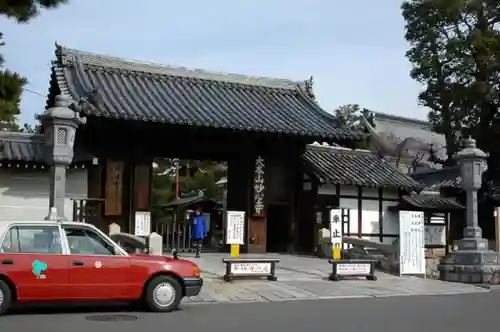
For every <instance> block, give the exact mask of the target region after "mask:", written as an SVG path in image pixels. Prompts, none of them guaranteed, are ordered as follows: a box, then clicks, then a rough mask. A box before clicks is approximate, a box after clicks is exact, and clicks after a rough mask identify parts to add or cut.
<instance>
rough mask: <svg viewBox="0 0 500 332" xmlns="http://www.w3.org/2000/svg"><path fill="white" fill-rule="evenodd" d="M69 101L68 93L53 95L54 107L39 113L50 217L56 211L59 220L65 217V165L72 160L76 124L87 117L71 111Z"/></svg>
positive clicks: (82, 122) (70, 100)
mask: <svg viewBox="0 0 500 332" xmlns="http://www.w3.org/2000/svg"><path fill="white" fill-rule="evenodd" d="M71 105H72V99H71V98H70V97H67V96H61V95H59V96H56V98H55V104H54V107H52V108H49V109H48V110H46V111H45V112H44V113H43V114H41V115H39V116H38V120H40V122H41V123H42V126H43V134H44V135H45V158H46V160H47V163H48V164H49V165H50V167H51V168H50V193H49V217H50V218H54V216H53V214H54V212H56V213H57V218H58V219H60V220H66V217H65V214H64V200H65V197H66V168H67V167H68V166H69V165H70V164H71V162H72V161H73V155H74V153H73V146H74V143H75V134H76V128H78V126H80V125H81V124H84V123H85V120H86V119H85V118H82V117H80V115H79V114H78V113H77V112H75V111H73V110H72V109H71V108H70V107H71ZM54 208H55V211H54ZM49 217H48V218H49Z"/></svg>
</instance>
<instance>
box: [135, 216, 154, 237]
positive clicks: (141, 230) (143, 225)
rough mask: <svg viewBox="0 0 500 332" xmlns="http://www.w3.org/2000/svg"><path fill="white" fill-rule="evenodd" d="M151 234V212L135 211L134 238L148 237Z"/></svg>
mask: <svg viewBox="0 0 500 332" xmlns="http://www.w3.org/2000/svg"><path fill="white" fill-rule="evenodd" d="M150 233H151V212H149V211H137V212H136V213H135V232H134V234H135V235H136V236H148V235H149V234H150Z"/></svg>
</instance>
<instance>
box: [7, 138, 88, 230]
mask: <svg viewBox="0 0 500 332" xmlns="http://www.w3.org/2000/svg"><path fill="white" fill-rule="evenodd" d="M49 170H50V167H49V166H48V165H47V164H46V162H45V159H44V155H43V135H40V134H29V133H12V132H0V221H10V220H41V219H43V218H45V217H46V216H47V214H48V212H49V188H50V181H49V180H50V179H49V174H50V173H49ZM87 180H88V179H87V169H86V168H85V162H77V163H75V164H74V165H71V166H70V167H69V169H68V172H67V179H66V202H65V211H64V212H65V216H66V218H68V219H70V220H72V219H73V200H81V199H86V198H87V190H88V185H87Z"/></svg>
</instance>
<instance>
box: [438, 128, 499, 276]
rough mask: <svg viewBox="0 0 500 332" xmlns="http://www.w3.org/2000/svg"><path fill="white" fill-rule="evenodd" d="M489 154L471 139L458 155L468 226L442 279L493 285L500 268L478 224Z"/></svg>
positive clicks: (444, 266)
mask: <svg viewBox="0 0 500 332" xmlns="http://www.w3.org/2000/svg"><path fill="white" fill-rule="evenodd" d="M487 158H488V154H486V153H485V152H483V151H481V150H480V149H478V148H476V141H475V140H474V139H472V138H470V137H469V138H468V139H466V140H465V141H464V148H463V149H462V150H461V151H459V152H458V153H457V154H456V155H455V159H456V160H457V162H458V165H459V166H460V175H461V182H460V186H461V188H462V189H463V190H464V192H465V194H466V209H467V211H466V225H465V228H464V232H463V234H464V238H463V239H461V240H458V241H456V242H455V243H454V244H455V247H457V250H455V251H453V252H452V253H450V254H448V255H447V256H446V257H445V258H443V259H442V260H441V263H440V265H439V271H440V279H441V280H446V281H457V282H466V283H484V282H489V281H490V279H491V276H492V275H493V273H494V272H495V271H496V270H497V269H498V268H499V266H498V254H497V253H496V252H495V251H493V250H489V249H488V240H487V239H484V238H483V237H482V231H481V228H480V227H479V223H478V204H477V191H478V190H479V189H480V188H481V184H482V175H483V173H484V172H485V171H486V169H487V164H486V159H487Z"/></svg>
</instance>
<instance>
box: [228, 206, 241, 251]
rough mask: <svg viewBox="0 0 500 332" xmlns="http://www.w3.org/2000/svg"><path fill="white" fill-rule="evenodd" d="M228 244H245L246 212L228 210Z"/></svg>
mask: <svg viewBox="0 0 500 332" xmlns="http://www.w3.org/2000/svg"><path fill="white" fill-rule="evenodd" d="M226 225H227V228H226V244H245V212H244V211H227V224H226Z"/></svg>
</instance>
